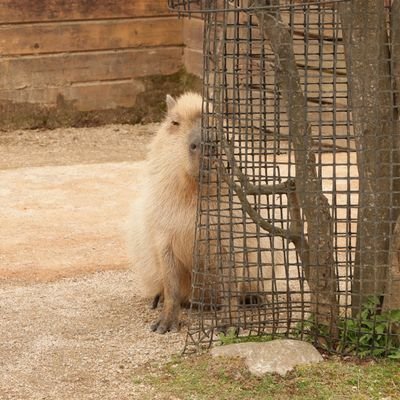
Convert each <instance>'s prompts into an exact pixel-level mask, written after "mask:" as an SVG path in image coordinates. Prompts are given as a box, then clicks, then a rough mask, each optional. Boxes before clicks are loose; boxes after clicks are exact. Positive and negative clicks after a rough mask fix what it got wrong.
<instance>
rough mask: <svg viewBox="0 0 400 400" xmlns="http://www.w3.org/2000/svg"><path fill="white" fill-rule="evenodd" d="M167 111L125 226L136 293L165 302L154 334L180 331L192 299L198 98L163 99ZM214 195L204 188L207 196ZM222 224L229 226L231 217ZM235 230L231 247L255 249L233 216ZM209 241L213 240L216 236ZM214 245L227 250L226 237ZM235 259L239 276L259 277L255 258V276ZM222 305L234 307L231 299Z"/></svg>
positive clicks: (242, 287) (191, 95) (240, 221)
mask: <svg viewBox="0 0 400 400" xmlns="http://www.w3.org/2000/svg"><path fill="white" fill-rule="evenodd" d="M167 109H168V112H167V115H166V118H165V119H164V121H163V122H162V124H161V126H160V128H159V130H158V132H157V134H156V135H155V137H154V139H153V140H152V142H151V143H150V147H149V152H148V154H147V158H146V161H145V164H144V168H143V171H142V175H141V183H140V186H139V191H138V192H139V194H138V197H137V199H136V201H135V202H134V204H133V210H132V215H131V217H130V219H129V226H128V231H129V237H128V247H129V252H130V258H131V264H132V268H133V269H134V271H135V273H136V274H135V275H136V276H137V277H138V283H137V286H138V287H137V289H138V291H139V293H142V294H143V296H145V297H149V298H150V297H152V298H155V299H156V300H155V304H156V303H157V301H158V298H159V296H160V295H162V296H163V298H164V303H163V308H162V311H161V314H160V316H159V318H158V319H157V320H156V321H155V322H154V323H153V324H152V325H151V329H152V330H153V331H155V332H158V333H165V332H167V331H176V330H178V329H179V316H180V308H181V305H182V304H184V303H187V302H188V300H189V298H190V294H191V277H192V264H193V250H194V241H195V225H196V212H197V200H198V191H199V182H198V181H199V179H198V178H199V167H200V156H201V149H200V144H201V123H200V121H201V111H202V98H201V96H200V95H198V94H195V93H185V94H183V95H182V96H181V97H179V98H178V99H177V100H174V99H173V98H172V97H171V96H167ZM220 184H221V182H220ZM214 189H215V188H214ZM214 189H213V188H209V187H208V188H207V190H208V192H210V191H211V192H212V191H213V190H214ZM226 190H227V189H226ZM220 191H221V188H220ZM223 191H224V189H222V191H221V192H223ZM222 218H230V219H231V220H232V215H228V216H225V217H224V216H222ZM234 219H235V218H234ZM215 222H216V221H215ZM234 223H235V222H234ZM237 227H238V228H237V229H236V235H237V236H238V238H239V239H235V238H234V241H236V240H239V242H237V241H236V244H235V246H238V247H240V246H243V245H244V244H245V245H246V246H249V247H251V248H256V247H257V243H256V241H255V239H254V238H249V239H247V240H246V242H245V243H244V241H243V236H244V231H246V232H251V228H250V227H246V228H244V226H243V219H242V216H241V215H240V216H237ZM253 233H254V229H253ZM211 235H213V236H214V237H215V235H216V233H215V231H214V232H213V233H212V234H211ZM251 236H254V235H251ZM218 240H219V243H222V245H223V246H224V243H225V244H226V247H227V246H228V244H227V243H228V242H229V238H228V237H224V236H223V234H222V236H221V237H219V239H218ZM230 242H231V243H232V240H230ZM229 252H230V253H232V251H231V250H227V249H226V251H225V253H226V255H227V256H229V254H228V253H229ZM239 253H240V252H239ZM239 253H238V254H239ZM231 257H232V256H231ZM233 257H234V264H235V270H237V271H240V272H237V274H242V277H243V276H245V275H246V277H251V276H252V277H253V278H254V277H256V276H257V266H256V265H257V262H258V261H257V254H256V253H250V254H248V255H246V256H245V258H246V260H247V261H246V263H247V264H249V265H250V264H251V265H252V266H253V267H252V268H253V272H251V268H248V266H247V267H246V266H245V267H243V264H244V263H243V252H242V253H241V254H239V255H234V256H233ZM240 257H241V259H240ZM236 259H237V260H236ZM215 268H216V266H215ZM249 271H250V273H249ZM253 281H256V279H255V278H254V279H253ZM239 286H240V288H239V289H238V290H239V291H242V292H243V293H244V292H247V293H250V292H253V293H255V292H257V290H259V289H260V287H259V286H258V285H257V282H256V283H255V285H253V287H250V286H251V284H250V285H246V284H241V285H239ZM255 286H256V287H255ZM236 292H237V291H236ZM223 301H225V302H228V301H229V302H230V303H232V299H225V300H222V302H223Z"/></svg>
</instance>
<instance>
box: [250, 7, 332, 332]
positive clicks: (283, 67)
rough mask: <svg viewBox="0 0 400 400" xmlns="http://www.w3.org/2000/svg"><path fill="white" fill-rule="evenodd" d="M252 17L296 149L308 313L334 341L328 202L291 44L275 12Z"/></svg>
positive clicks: (285, 29) (286, 31)
mask: <svg viewBox="0 0 400 400" xmlns="http://www.w3.org/2000/svg"><path fill="white" fill-rule="evenodd" d="M272 3H273V4H272ZM249 5H250V7H265V6H269V5H275V6H278V5H279V1H277V0H274V1H268V0H250V1H249ZM255 15H256V16H257V19H258V24H259V27H260V31H261V32H262V34H263V35H264V37H265V38H266V39H267V40H268V41H269V42H270V44H271V47H272V50H273V52H274V53H275V67H276V74H277V79H278V82H279V88H280V90H281V93H282V97H283V100H284V102H285V105H286V109H287V110H288V111H287V112H288V120H289V132H290V139H291V140H292V142H293V146H294V149H295V163H296V191H297V195H298V199H299V203H300V206H301V208H302V210H303V212H304V216H305V219H306V221H307V226H308V230H307V235H308V242H309V254H308V258H309V263H308V265H304V266H303V267H304V271H305V276H306V279H307V281H308V284H309V287H310V292H311V311H312V314H313V317H314V320H315V322H316V324H322V325H325V326H328V327H330V331H331V334H332V336H333V337H334V336H336V335H335V332H336V319H337V316H338V305H337V300H336V294H335V289H336V274H335V266H334V259H333V239H332V236H333V229H332V228H333V227H332V218H331V215H330V206H329V203H328V200H327V198H326V197H325V196H324V195H323V193H322V183H321V180H320V178H319V177H318V175H317V170H316V161H315V154H314V152H313V142H312V137H311V126H310V124H309V123H308V116H307V103H306V99H305V97H304V94H303V91H302V88H301V85H300V77H299V73H298V70H297V66H296V59H295V56H294V51H293V41H292V39H291V36H290V33H289V30H288V27H287V26H286V25H285V24H284V23H283V22H282V20H281V18H280V15H279V11H278V9H273V10H271V9H259V10H256V11H255Z"/></svg>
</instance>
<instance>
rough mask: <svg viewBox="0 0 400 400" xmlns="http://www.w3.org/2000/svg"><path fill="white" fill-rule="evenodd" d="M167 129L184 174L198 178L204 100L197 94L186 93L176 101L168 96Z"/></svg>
mask: <svg viewBox="0 0 400 400" xmlns="http://www.w3.org/2000/svg"><path fill="white" fill-rule="evenodd" d="M167 109H168V113H167V117H166V121H165V124H166V129H167V132H168V134H169V135H171V138H172V137H174V138H175V140H174V141H175V143H177V144H178V147H177V148H176V154H175V157H176V160H177V162H179V163H180V165H181V166H182V168H183V169H184V172H185V173H186V174H187V175H189V176H191V177H193V178H196V179H197V178H198V176H199V168H200V156H201V146H200V145H201V110H202V98H201V96H200V95H199V94H196V93H191V92H189V93H185V94H183V95H182V96H180V97H179V98H177V99H176V100H175V99H174V98H172V97H171V96H169V95H168V96H167Z"/></svg>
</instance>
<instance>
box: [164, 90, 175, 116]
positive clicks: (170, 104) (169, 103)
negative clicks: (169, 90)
mask: <svg viewBox="0 0 400 400" xmlns="http://www.w3.org/2000/svg"><path fill="white" fill-rule="evenodd" d="M166 103H167V111H168V112H170V111H171V110H172V109H173V108H174V107H175V105H176V100H175V99H174V98H173V97H172V96H171V95H169V94H167V98H166Z"/></svg>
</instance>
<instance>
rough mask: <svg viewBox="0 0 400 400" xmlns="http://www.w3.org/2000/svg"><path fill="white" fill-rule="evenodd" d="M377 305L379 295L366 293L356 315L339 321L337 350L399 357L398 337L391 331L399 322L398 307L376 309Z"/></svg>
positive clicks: (362, 355) (365, 355)
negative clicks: (396, 308) (384, 310)
mask: <svg viewBox="0 0 400 400" xmlns="http://www.w3.org/2000/svg"><path fill="white" fill-rule="evenodd" d="M379 306H380V301H379V299H378V298H376V297H370V298H369V299H368V300H367V302H366V303H365V304H364V305H363V306H362V308H361V311H360V312H359V313H358V314H357V316H356V318H354V319H343V320H342V321H341V322H340V326H339V328H340V345H339V350H340V352H346V353H349V354H352V353H357V354H358V355H359V356H360V357H368V356H372V357H381V356H385V355H386V356H387V357H389V358H393V359H400V345H399V337H396V335H395V334H394V332H393V327H394V326H395V325H399V324H400V310H391V311H386V312H383V313H379Z"/></svg>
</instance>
